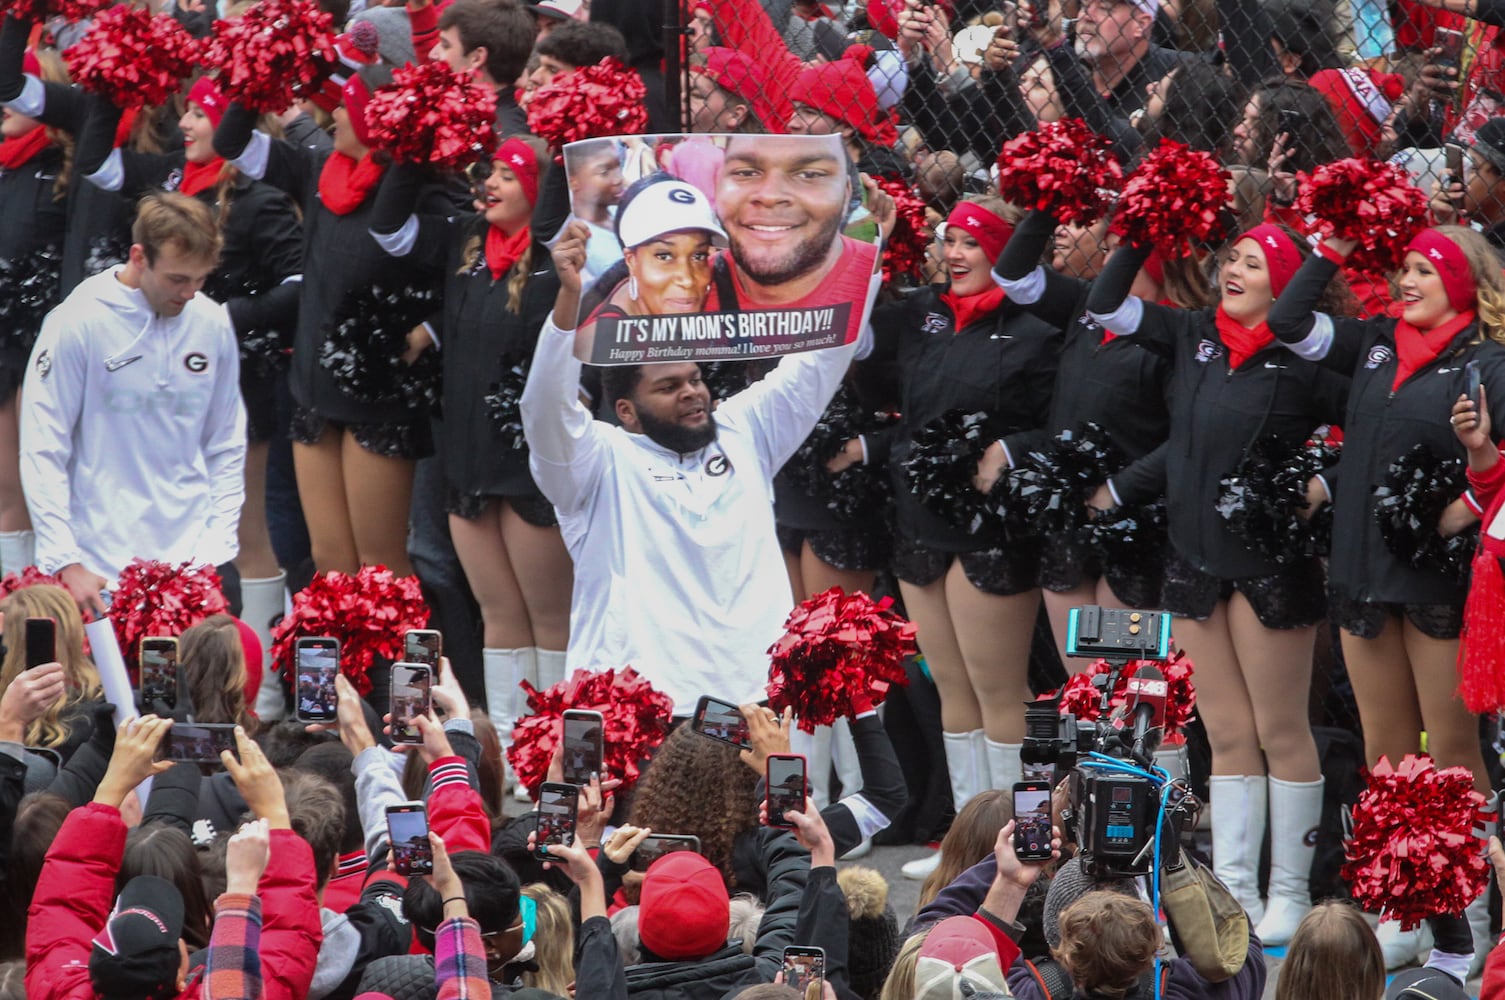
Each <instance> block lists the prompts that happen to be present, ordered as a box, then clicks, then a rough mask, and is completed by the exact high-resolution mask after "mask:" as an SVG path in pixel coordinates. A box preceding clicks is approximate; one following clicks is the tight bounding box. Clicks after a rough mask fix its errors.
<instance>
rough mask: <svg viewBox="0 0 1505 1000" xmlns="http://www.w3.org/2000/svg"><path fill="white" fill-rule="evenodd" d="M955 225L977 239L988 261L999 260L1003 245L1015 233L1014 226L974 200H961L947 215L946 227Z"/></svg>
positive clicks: (990, 262)
mask: <svg viewBox="0 0 1505 1000" xmlns="http://www.w3.org/2000/svg"><path fill="white" fill-rule="evenodd" d="M952 226H955V227H956V228H957V229H960V230H962V231H963V232H965V233H966V234H967V235H968V236H970V237H972V238H973V239H974V240H976V241H977V245H978V246H980V247H982V252H983V253H985V254H987V255H988V263H989V264H992V263H994V262H996V261H997V260H998V255H999V254H1001V253H1003V245H1004V244H1005V243H1007V242H1008V241H1009V237H1010V236H1012V235H1014V227H1013V226H1011V225H1009V224H1008V223H1007V222H1004V221H1003V220H1002V219H1000V218H999V217H998V216H996V215H994V214H993V213H992V212H989V211H988V210H987V209H985V208H983V207H982V206H980V205H978V204H977V203H976V202H972V201H959V202H957V203H956V207H955V208H953V209H952V210H951V214H950V215H948V216H946V228H947V229H950V228H951V227H952Z"/></svg>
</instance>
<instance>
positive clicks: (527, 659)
mask: <svg viewBox="0 0 1505 1000" xmlns="http://www.w3.org/2000/svg"><path fill="white" fill-rule="evenodd" d="M481 665H482V668H483V672H484V673H483V676H484V683H485V688H486V714H487V715H488V716H489V717H490V718H491V724H492V725H493V726H495V727H496V736H497V739H498V741H500V742H501V745H502V763H503V764H504V765H505V764H506V761H507V748H508V747H509V746H511V745H512V727H513V726H515V725H517V720H518V705H519V704H523V705H526V703H527V696H526V695H525V694H523V692H522V690H521V689H520V688H519V685H520V684H522V682H523V681H525V680H530V678H529V676H528V675H529V673H530V672H531V671H532V670H533V669H534V667H533V647H532V646H527V647H524V648H522V649H483V650H481ZM505 770H506V771H507V772H509V773H510V772H511V770H512V769H511V768H510V767H508V768H505ZM518 788H522V786H521V785H519V786H518ZM514 794H515V793H514ZM527 794H528V792H527V789H523V795H524V796H525V797H526V796H527Z"/></svg>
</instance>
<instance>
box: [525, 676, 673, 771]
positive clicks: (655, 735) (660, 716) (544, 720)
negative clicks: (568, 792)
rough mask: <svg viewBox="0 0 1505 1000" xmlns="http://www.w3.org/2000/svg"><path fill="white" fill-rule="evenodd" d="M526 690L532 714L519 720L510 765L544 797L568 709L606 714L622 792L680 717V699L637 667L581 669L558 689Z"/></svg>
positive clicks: (609, 765)
mask: <svg viewBox="0 0 1505 1000" xmlns="http://www.w3.org/2000/svg"><path fill="white" fill-rule="evenodd" d="M521 686H522V689H523V690H524V691H526V692H527V694H528V708H530V709H531V710H532V714H531V715H525V716H523V717H522V718H521V719H519V720H517V725H516V726H515V727H513V730H512V745H511V746H510V747H508V748H507V762H508V763H510V764H511V765H512V770H513V772H514V773H515V774H516V775H517V780H518V782H519V783H521V784H522V786H523V787H524V788H526V789H528V791H530V792H532V793H533V796H534V798H537V797H538V786H539V785H541V784H543V782H544V781H545V780H546V779H547V777H548V774H549V763H550V762H551V761H552V760H553V759H554V751H555V750H556V749H557V748H558V746H559V743H560V741H561V740H562V739H563V735H564V721H563V720H564V712H565V710H566V709H579V710H584V711H592V712H600V713H601V718H602V719H603V720H604V722H605V733H604V734H603V738H602V743H603V745H604V747H605V751H606V753H605V760H604V761H603V762H602V764H603V766H604V767H605V768H606V773H605V774H602V775H601V778H602V779H603V780H605V779H606V778H607V777H608V776H610V777H613V778H617V779H620V780H621V782H622V787H621V789H619V791H620V790H623V789H628V788H631V787H632V786H633V785H635V784H637V780H638V778H639V777H641V765H642V763H643V762H644V761H646V760H647V759H648V757H649V756H650V755H651V754H652V753H653V751H654V750H655V749H657V748H658V745H659V744H660V743H662V742H664V737H665V736H667V735H668V733H669V723H670V721H671V719H672V718H673V716H674V701H673V699H671V698H670V697H669V696H668V695H666V694H664V693H663V692H661V691H657V690H655V689H654V687H653V685H652V684H650V683H648V681H647V679H646V678H644V677H642V676H641V675H639V674H638V672H637V671H636V670H633V669H632V668H631V667H624V668H622V669H621V670H604V671H601V672H600V673H590V672H588V671H585V670H576V671H575V673H574V675H573V676H571V677H568V678H566V679H565V680H562V681H560V682H559V683H558V684H555V685H554V686H553V687H551V688H549V689H547V690H545V691H540V690H538V689H537V688H535V687H534V686H533V685H532V684H529V683H528V682H527V681H523V682H522V685H521Z"/></svg>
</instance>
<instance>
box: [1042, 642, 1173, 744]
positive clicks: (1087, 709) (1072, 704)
mask: <svg viewBox="0 0 1505 1000" xmlns="http://www.w3.org/2000/svg"><path fill="white" fill-rule="evenodd" d="M1146 666H1149V667H1155V668H1156V669H1158V670H1159V671H1160V672H1161V673H1162V674H1164V675H1165V686H1166V693H1165V733H1166V735H1167V736H1169V735H1171V734H1173V733H1179V732H1181V730H1182V729H1184V728H1185V727H1186V724H1187V723H1188V722H1190V721H1191V716H1192V712H1193V711H1194V710H1195V709H1196V707H1197V689H1196V687H1194V686H1193V685H1192V682H1191V676H1192V672H1193V670H1192V662H1191V660H1189V659H1187V657H1186V653H1185V652H1183V651H1182V650H1179V649H1178V650H1176V652H1175V653H1173V654H1171V658H1170V659H1168V660H1166V661H1164V662H1161V661H1159V660H1130V661H1129V665H1128V666H1127V667H1125V668H1124V669H1123V671H1122V672H1121V673H1120V674H1119V675H1118V683H1116V684H1115V685H1114V686H1113V693H1112V695H1111V696H1110V697H1109V702H1110V705H1111V707H1112V708H1120V707H1122V706H1123V704H1124V702H1125V700H1126V696H1127V692H1128V689H1129V678H1131V677H1133V676H1134V674H1135V673H1137V672H1138V670H1139V668H1140V667H1146ZM1112 669H1113V668H1112V667H1111V666H1109V665H1108V661H1107V660H1098V661H1096V662H1095V663H1093V664H1092V666H1090V667H1088V668H1087V669H1086V670H1084V671H1082V672H1081V673H1079V674H1075V675H1073V676H1072V678H1071V680H1069V681H1067V682H1066V684H1065V686H1063V687H1062V688H1061V690H1060V691H1059V692H1056V693H1055V694H1056V695H1059V697H1060V699H1061V703H1060V704H1061V714H1062V715H1066V714H1068V713H1070V714H1071V715H1075V716H1076V717H1077V718H1078V719H1083V720H1085V721H1087V722H1096V721H1097V719H1098V718H1099V717H1100V716H1101V714H1102V713H1101V712H1100V711H1099V708H1100V707H1101V705H1102V696H1103V695H1102V691H1101V689H1099V688H1097V687H1095V686H1094V685H1093V683H1092V679H1093V678H1094V677H1103V676H1106V675H1107V674H1108V673H1109V672H1111V671H1112ZM1054 696H1055V695H1044V696H1043V697H1045V698H1050V697H1054Z"/></svg>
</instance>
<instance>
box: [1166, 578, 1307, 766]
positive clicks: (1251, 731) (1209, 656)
mask: <svg viewBox="0 0 1505 1000" xmlns="http://www.w3.org/2000/svg"><path fill="white" fill-rule="evenodd" d="M1175 633H1176V641H1177V642H1178V643H1179V644H1180V645H1181V647H1182V648H1183V649H1185V650H1186V655H1187V656H1189V657H1191V661H1192V663H1194V664H1196V669H1197V678H1196V685H1197V711H1198V712H1199V713H1200V714H1201V716H1202V721H1203V722H1204V723H1205V724H1206V728H1207V742H1208V743H1210V744H1211V745H1212V773H1213V774H1232V775H1237V774H1264V773H1265V761H1264V757H1263V756H1262V755H1261V754H1260V752H1259V735H1258V732H1257V731H1256V729H1255V725H1254V704H1253V702H1252V701H1251V700H1250V698H1249V690H1248V688H1247V687H1245V685H1244V674H1243V671H1242V670H1240V669H1239V661H1238V654H1237V653H1236V652H1235V651H1234V647H1233V635H1232V633H1231V632H1230V630H1229V623H1228V602H1227V601H1219V602H1218V604H1217V607H1216V608H1214V609H1213V612H1212V616H1211V617H1209V618H1208V619H1207V621H1205V622H1199V621H1195V620H1193V619H1191V618H1177V619H1176V624H1175ZM1304 690H1305V689H1303V691H1304ZM1302 718H1303V719H1305V715H1304V714H1303V716H1302Z"/></svg>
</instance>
